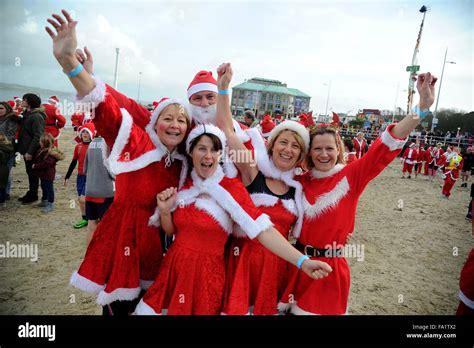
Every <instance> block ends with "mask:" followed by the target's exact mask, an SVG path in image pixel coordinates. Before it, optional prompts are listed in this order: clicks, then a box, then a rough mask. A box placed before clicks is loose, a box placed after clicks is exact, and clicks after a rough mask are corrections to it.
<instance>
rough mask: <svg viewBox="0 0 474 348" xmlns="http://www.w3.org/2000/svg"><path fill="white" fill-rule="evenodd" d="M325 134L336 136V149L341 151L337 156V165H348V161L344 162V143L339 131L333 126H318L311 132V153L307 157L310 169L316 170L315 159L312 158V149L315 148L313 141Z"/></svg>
mask: <svg viewBox="0 0 474 348" xmlns="http://www.w3.org/2000/svg"><path fill="white" fill-rule="evenodd" d="M323 134H332V135H333V136H334V140H335V141H336V147H337V149H338V150H339V155H338V156H337V162H336V163H341V164H346V161H344V143H343V142H342V140H341V137H340V135H339V131H338V130H337V129H335V128H333V127H331V126H320V127H317V126H316V127H312V128H311V129H310V131H309V152H308V155H307V156H306V160H307V161H306V162H307V165H308V168H309V169H312V168H314V163H313V159H312V158H311V148H312V147H313V140H314V138H315V137H316V136H317V135H323Z"/></svg>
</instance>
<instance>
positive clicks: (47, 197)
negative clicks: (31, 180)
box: [32, 133, 64, 213]
mask: <svg viewBox="0 0 474 348" xmlns="http://www.w3.org/2000/svg"><path fill="white" fill-rule="evenodd" d="M63 159H64V155H63V153H62V152H61V151H59V150H58V149H57V148H56V147H54V138H53V136H52V135H51V134H49V133H44V134H43V135H42V136H41V138H40V150H39V151H38V153H37V154H36V156H35V159H34V162H33V166H32V168H33V174H34V175H36V176H37V177H39V178H40V181H41V190H42V191H43V197H42V198H41V203H39V204H38V205H37V207H40V208H43V213H49V212H51V211H52V210H53V209H54V184H53V183H54V177H55V176H56V162H57V161H61V160H63Z"/></svg>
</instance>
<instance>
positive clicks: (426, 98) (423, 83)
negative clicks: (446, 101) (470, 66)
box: [392, 72, 437, 139]
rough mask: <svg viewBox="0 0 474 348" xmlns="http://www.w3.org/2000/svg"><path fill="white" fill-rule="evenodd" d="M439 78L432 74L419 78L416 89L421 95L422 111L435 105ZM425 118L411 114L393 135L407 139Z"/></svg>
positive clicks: (421, 75)
mask: <svg viewBox="0 0 474 348" xmlns="http://www.w3.org/2000/svg"><path fill="white" fill-rule="evenodd" d="M436 80H437V78H436V77H434V76H432V75H431V73H429V72H427V73H423V74H420V75H419V76H418V80H417V82H416V88H417V89H418V93H420V102H419V104H418V106H419V109H420V110H421V111H423V110H428V109H429V108H430V106H431V105H433V103H434V99H435V89H434V86H435V83H436ZM423 118H424V117H423V116H422V117H420V116H419V115H417V114H414V113H412V112H410V113H409V114H408V115H407V116H406V117H405V118H404V119H403V120H401V121H400V122H399V123H397V125H396V126H395V127H393V129H392V132H393V135H394V136H395V137H397V138H402V139H404V138H406V137H407V136H409V135H410V133H411V132H412V131H413V130H414V129H415V127H416V126H417V125H418V124H419V123H420V122H421V120H422V119H423Z"/></svg>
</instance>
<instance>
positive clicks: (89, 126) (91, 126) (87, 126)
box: [79, 122, 95, 140]
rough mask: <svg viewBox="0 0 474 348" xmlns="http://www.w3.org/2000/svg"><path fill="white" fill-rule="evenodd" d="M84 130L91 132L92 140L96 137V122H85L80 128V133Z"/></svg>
mask: <svg viewBox="0 0 474 348" xmlns="http://www.w3.org/2000/svg"><path fill="white" fill-rule="evenodd" d="M82 132H87V133H89V135H90V137H91V140H92V139H94V136H95V124H94V123H92V122H87V123H84V125H83V126H81V127H80V128H79V135H81V134H82Z"/></svg>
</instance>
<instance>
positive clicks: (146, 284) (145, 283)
mask: <svg viewBox="0 0 474 348" xmlns="http://www.w3.org/2000/svg"><path fill="white" fill-rule="evenodd" d="M153 282H154V280H144V279H140V288H141V289H143V290H148V288H149V287H150V286H151V285H152V284H153Z"/></svg>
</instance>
